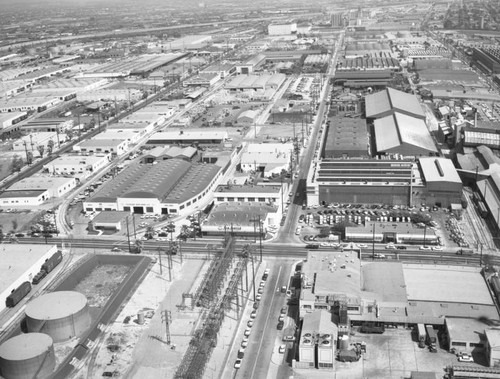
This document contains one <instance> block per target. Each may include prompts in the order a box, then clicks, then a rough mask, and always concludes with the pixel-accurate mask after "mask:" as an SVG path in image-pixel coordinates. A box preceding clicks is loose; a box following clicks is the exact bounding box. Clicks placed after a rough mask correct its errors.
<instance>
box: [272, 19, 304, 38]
mask: <svg viewBox="0 0 500 379" xmlns="http://www.w3.org/2000/svg"><path fill="white" fill-rule="evenodd" d="M267 32H268V34H269V35H270V36H282V35H289V34H297V23H296V22H286V23H276V24H270V25H268V27H267Z"/></svg>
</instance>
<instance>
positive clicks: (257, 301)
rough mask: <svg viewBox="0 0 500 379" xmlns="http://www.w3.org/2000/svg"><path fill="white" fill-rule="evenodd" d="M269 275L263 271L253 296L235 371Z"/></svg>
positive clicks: (267, 271)
mask: <svg viewBox="0 0 500 379" xmlns="http://www.w3.org/2000/svg"><path fill="white" fill-rule="evenodd" d="M269 273H270V269H268V268H267V269H266V270H265V271H264V274H263V275H262V280H261V282H260V284H259V289H258V290H257V295H256V296H255V301H254V303H253V310H252V313H250V320H248V321H247V328H246V329H245V332H244V333H243V339H242V340H241V345H240V349H239V350H238V355H237V358H236V362H234V368H235V369H239V368H240V367H241V364H242V362H243V357H244V356H245V349H246V348H247V346H248V339H249V338H250V334H251V333H252V327H253V325H254V320H255V318H256V317H257V310H258V309H259V305H260V300H261V299H262V294H263V293H264V287H265V286H266V282H267V278H268V276H269Z"/></svg>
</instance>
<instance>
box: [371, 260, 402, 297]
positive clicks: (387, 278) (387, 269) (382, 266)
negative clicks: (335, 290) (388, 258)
mask: <svg viewBox="0 0 500 379" xmlns="http://www.w3.org/2000/svg"><path fill="white" fill-rule="evenodd" d="M361 272H362V282H361V289H362V291H363V295H362V296H363V298H373V299H377V300H380V301H384V302H406V301H407V298H406V284H405V278H404V275H403V265H402V264H401V263H400V262H369V263H363V265H362V266H361Z"/></svg>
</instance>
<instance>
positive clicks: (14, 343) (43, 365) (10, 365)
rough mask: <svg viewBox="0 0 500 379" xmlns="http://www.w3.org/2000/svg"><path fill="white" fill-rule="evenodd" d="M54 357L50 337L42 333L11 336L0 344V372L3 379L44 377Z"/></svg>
mask: <svg viewBox="0 0 500 379" xmlns="http://www.w3.org/2000/svg"><path fill="white" fill-rule="evenodd" d="M55 366H56V358H55V354H54V345H53V342H52V338H50V337H49V336H48V335H46V334H42V333H27V334H20V335H18V336H15V337H12V338H11V339H9V340H7V341H5V342H4V343H3V344H2V345H0V374H1V375H2V377H4V378H5V379H32V378H34V377H35V375H36V374H37V376H36V377H37V378H46V377H48V376H49V375H50V374H52V372H53V371H54V368H55Z"/></svg>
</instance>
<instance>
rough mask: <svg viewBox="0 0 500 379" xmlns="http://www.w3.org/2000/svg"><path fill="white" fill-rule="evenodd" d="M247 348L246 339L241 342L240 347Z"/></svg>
mask: <svg viewBox="0 0 500 379" xmlns="http://www.w3.org/2000/svg"><path fill="white" fill-rule="evenodd" d="M247 346H248V339H247V340H243V341H241V347H247Z"/></svg>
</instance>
